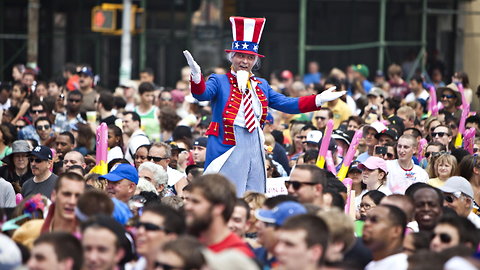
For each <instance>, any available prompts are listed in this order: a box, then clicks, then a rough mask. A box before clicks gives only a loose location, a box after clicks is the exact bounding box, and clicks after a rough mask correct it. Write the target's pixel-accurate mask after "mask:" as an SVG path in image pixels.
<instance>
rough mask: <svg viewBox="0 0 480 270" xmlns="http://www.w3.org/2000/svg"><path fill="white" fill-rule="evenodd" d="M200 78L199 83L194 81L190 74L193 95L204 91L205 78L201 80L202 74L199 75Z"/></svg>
mask: <svg viewBox="0 0 480 270" xmlns="http://www.w3.org/2000/svg"><path fill="white" fill-rule="evenodd" d="M200 78H201V80H200V82H199V83H195V82H194V81H193V80H192V78H191V76H190V88H191V91H192V94H195V95H201V94H203V92H205V80H203V76H200Z"/></svg>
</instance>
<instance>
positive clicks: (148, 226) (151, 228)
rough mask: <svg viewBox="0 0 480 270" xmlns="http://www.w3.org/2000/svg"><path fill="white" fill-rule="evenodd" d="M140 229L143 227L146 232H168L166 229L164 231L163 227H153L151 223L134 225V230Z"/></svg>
mask: <svg viewBox="0 0 480 270" xmlns="http://www.w3.org/2000/svg"><path fill="white" fill-rule="evenodd" d="M141 227H143V228H144V229H145V230H146V231H165V232H168V231H167V229H165V227H162V226H158V225H155V224H153V223H150V222H140V221H139V222H137V224H135V228H137V229H140V228H141Z"/></svg>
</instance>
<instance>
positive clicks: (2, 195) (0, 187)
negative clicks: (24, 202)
mask: <svg viewBox="0 0 480 270" xmlns="http://www.w3.org/2000/svg"><path fill="white" fill-rule="evenodd" d="M15 206H17V203H16V201H15V191H14V190H13V186H12V184H10V183H9V182H7V181H6V180H5V179H3V178H0V208H8V207H15Z"/></svg>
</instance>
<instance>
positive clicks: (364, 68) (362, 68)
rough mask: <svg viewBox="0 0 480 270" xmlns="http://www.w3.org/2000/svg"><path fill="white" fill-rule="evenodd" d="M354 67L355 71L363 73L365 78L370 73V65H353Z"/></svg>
mask: <svg viewBox="0 0 480 270" xmlns="http://www.w3.org/2000/svg"><path fill="white" fill-rule="evenodd" d="M352 69H353V71H356V72H358V73H360V74H362V76H363V77H365V78H367V77H368V75H370V71H369V70H368V67H367V66H366V65H364V64H358V65H353V66H352Z"/></svg>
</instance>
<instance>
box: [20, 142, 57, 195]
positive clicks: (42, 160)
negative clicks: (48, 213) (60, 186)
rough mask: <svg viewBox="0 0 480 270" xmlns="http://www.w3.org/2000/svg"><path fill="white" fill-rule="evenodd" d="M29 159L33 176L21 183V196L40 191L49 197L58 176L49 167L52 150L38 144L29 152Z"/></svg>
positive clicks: (51, 163) (50, 165)
mask: <svg viewBox="0 0 480 270" xmlns="http://www.w3.org/2000/svg"><path fill="white" fill-rule="evenodd" d="M29 159H30V166H31V168H32V174H33V177H32V178H30V179H28V180H27V181H25V183H24V184H23V186H22V195H23V197H24V198H25V197H27V196H28V195H33V194H37V193H41V194H42V195H45V196H46V197H48V198H49V199H50V195H51V194H52V191H53V189H54V187H55V183H56V182H57V178H58V176H57V175H55V174H53V173H52V172H50V168H52V166H53V161H52V151H51V150H50V148H48V147H46V146H43V145H41V146H40V145H39V146H37V147H35V149H33V151H32V152H31V153H30V157H29Z"/></svg>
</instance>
